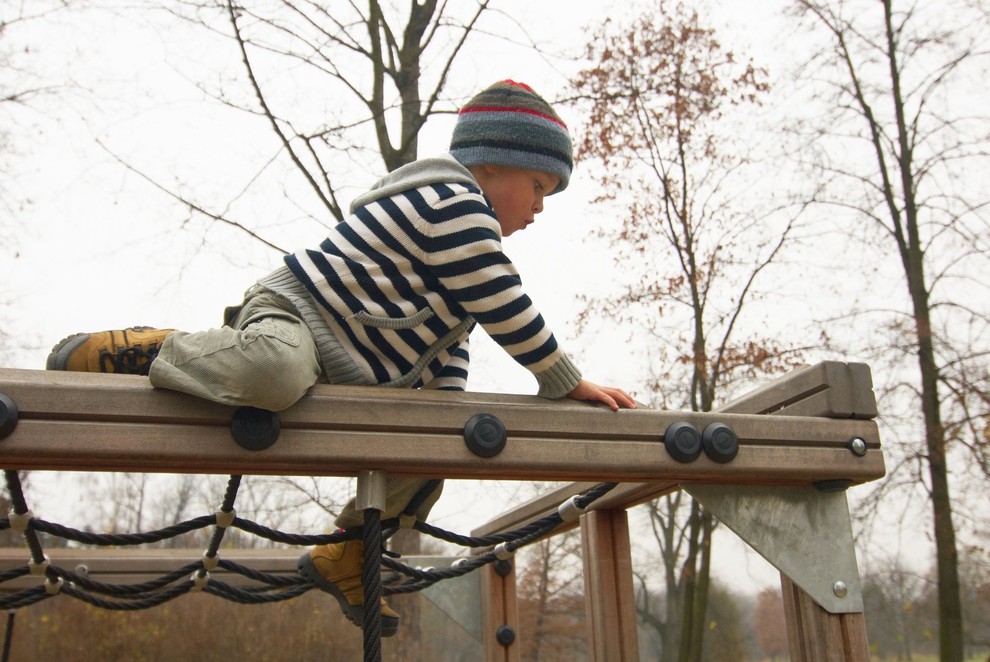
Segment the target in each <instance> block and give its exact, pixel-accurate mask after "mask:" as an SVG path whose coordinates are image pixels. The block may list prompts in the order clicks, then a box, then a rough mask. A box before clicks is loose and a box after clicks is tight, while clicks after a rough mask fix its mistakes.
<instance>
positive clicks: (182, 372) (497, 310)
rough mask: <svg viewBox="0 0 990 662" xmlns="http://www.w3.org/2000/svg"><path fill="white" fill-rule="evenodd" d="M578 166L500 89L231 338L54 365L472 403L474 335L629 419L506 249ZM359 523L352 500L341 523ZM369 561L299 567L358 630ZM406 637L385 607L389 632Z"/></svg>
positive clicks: (382, 186) (308, 256) (560, 142)
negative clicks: (462, 397)
mask: <svg viewBox="0 0 990 662" xmlns="http://www.w3.org/2000/svg"><path fill="white" fill-rule="evenodd" d="M571 154H572V148H571V140H570V136H569V134H568V132H567V127H566V126H565V124H564V123H563V122H562V121H561V120H560V118H559V117H558V116H557V114H556V113H555V112H554V110H553V108H552V107H551V106H550V105H549V104H548V103H547V102H546V101H544V100H543V99H542V98H541V97H540V96H539V95H538V94H536V92H534V91H533V90H532V89H531V88H530V87H528V86H526V85H523V84H521V83H517V82H514V81H508V80H506V81H501V82H498V83H495V84H494V85H492V86H490V87H488V88H487V89H485V90H483V91H482V92H480V93H479V94H478V95H476V96H475V97H474V98H473V99H471V100H470V101H469V102H468V104H467V105H465V106H464V107H463V108H462V109H461V111H460V113H459V115H458V119H457V123H456V126H455V128H454V132H453V137H452V139H451V143H450V153H449V154H448V155H444V156H441V157H438V158H428V159H421V160H419V161H416V162H414V163H411V164H409V165H407V166H404V167H402V168H399V169H398V170H396V171H394V172H392V173H390V174H389V175H387V176H386V177H384V178H383V179H381V180H379V181H378V182H377V183H376V184H375V185H374V186H372V188H371V190H370V191H368V192H367V193H365V194H363V195H361V196H359V197H358V198H357V199H356V200H354V202H353V203H352V204H351V215H350V217H349V218H347V219H346V220H345V221H343V222H341V223H340V224H339V225H337V226H336V227H335V228H333V230H331V232H330V235H329V237H328V238H327V239H325V240H324V241H323V243H321V244H320V245H319V247H318V248H314V249H309V250H301V251H298V252H296V253H293V254H291V255H287V256H286V257H285V265H284V266H282V267H281V268H279V269H277V270H276V271H275V272H273V273H271V274H269V275H268V276H266V277H264V278H262V279H261V280H260V281H258V283H256V284H255V285H254V286H253V287H252V288H251V289H250V290H248V292H247V294H246V295H245V299H244V302H243V303H242V305H241V306H239V307H237V308H233V309H231V308H228V309H227V311H226V313H225V318H224V322H225V326H224V327H223V328H220V329H211V330H209V331H202V332H195V333H186V332H182V331H173V330H170V329H164V330H162V329H153V328H149V327H134V328H130V329H125V330H121V331H104V332H100V333H82V334H75V335H73V336H70V337H68V338H66V339H65V340H63V341H62V342H60V343H59V344H58V345H56V346H55V347H54V348H53V350H52V353H51V355H50V356H49V358H48V368H49V369H53V370H83V371H94V372H97V371H103V372H123V373H131V374H133V373H138V374H147V375H148V377H149V379H150V381H151V383H152V384H153V385H154V386H156V387H160V388H168V389H173V390H177V391H183V392H185V393H191V394H193V395H196V396H199V397H202V398H206V399H208V400H212V401H215V402H220V403H224V404H230V405H235V406H243V405H250V406H254V407H260V408H264V409H269V410H272V411H279V410H282V409H285V408H287V407H289V406H291V405H292V404H293V403H295V402H296V401H297V400H298V399H299V398H301V397H302V396H303V395H304V394H305V393H306V391H307V390H308V389H309V388H310V387H311V386H312V385H313V384H315V383H317V382H326V383H330V384H363V385H378V386H391V387H408V388H430V389H449V390H463V389H465V388H466V386H467V375H468V358H469V355H468V336H469V335H470V333H471V330H472V329H473V328H474V326H475V324H480V325H481V326H482V327H483V328H484V329H485V331H486V332H487V333H488V334H489V335H490V336H491V337H492V338H493V339H494V340H495V341H496V342H498V343H499V345H501V346H502V348H503V349H505V351H506V352H508V353H509V354H510V355H511V356H512V357H513V358H514V359H515V360H516V361H517V362H518V363H520V364H521V365H523V366H524V367H526V368H527V369H529V370H530V371H531V372H532V373H533V374H534V376H535V377H536V380H537V383H538V385H539V391H538V394H539V395H540V396H543V397H545V398H561V397H564V396H567V397H570V398H574V399H576V400H592V401H599V402H603V403H605V404H607V405H608V406H609V407H610V408H611V409H612V410H613V411H616V410H618V409H620V408H623V407H624V408H633V407H635V404H634V403H633V400H632V399H631V398H630V397H629V396H628V395H627V394H626V393H625V392H624V391H622V390H621V389H616V388H608V387H602V386H598V385H596V384H592V383H591V382H588V381H587V380H584V379H582V378H581V374H580V372H579V371H578V370H577V368H576V367H575V366H574V365H573V364H572V363H571V361H570V360H569V359H568V358H567V356H566V355H565V354H564V353H563V352H562V351H561V349H560V348H559V347H558V346H557V341H556V339H555V338H554V336H553V334H552V333H551V331H550V329H549V328H548V327H547V326H546V324H545V323H544V321H543V318H542V317H541V316H540V314H539V313H538V312H537V310H536V308H535V307H534V305H533V302H532V301H531V300H530V299H529V297H527V296H526V295H525V294H524V293H523V291H522V288H521V283H520V278H519V275H518V273H517V272H516V269H515V267H514V266H513V264H512V262H511V261H510V260H509V258H508V257H506V255H505V253H503V252H502V238H503V237H508V236H509V235H511V234H512V233H514V232H516V231H517V230H522V229H524V228H525V227H526V226H527V225H529V224H530V223H532V222H533V221H534V217H535V215H536V214H538V213H540V212H541V211H543V200H544V196H547V195H551V194H553V193H557V192H559V191H562V190H564V189H565V188H566V187H567V183H568V180H569V179H570V175H571V169H572V167H573V160H572V155H571ZM426 482H427V481H426V480H421V479H413V478H392V479H389V480H388V482H387V486H386V491H387V495H386V508H385V510H384V511H383V512H382V518H383V519H387V518H389V517H395V516H397V515H398V514H400V513H401V512H402V511H403V510H404V509H405V508H406V506H407V504H409V503H410V501H411V499H412V498H413V497H414V496H415V495H416V493H417V492H418V491H419V490H420V488H422V487H423V486H424V485H425V484H426ZM438 497H439V490H436V491H434V493H433V494H432V495H431V496H430V497H429V498H427V499H426V500H425V501H424V502H423V503H422V504H421V505H420V506H419V508H418V510H417V511H416V513H415V514H416V517H417V518H418V519H421V520H422V519H425V518H426V516H427V515H428V514H429V512H430V509H431V508H432V506H433V504H434V503H435V502H436V500H437V498H438ZM362 524H363V518H362V516H361V513H359V512H357V511H356V510H355V508H354V503H353V501H352V502H351V503H350V504H348V506H347V507H346V508H345V509H344V510H343V512H342V513H341V514H340V516H339V517H338V518H337V520H336V525H337V526H338V527H341V528H350V527H359V526H361V525H362ZM362 556H363V551H362V542H361V541H360V540H354V541H348V542H344V543H338V544H334V545H323V546H320V547H316V548H315V549H313V550H311V551H310V552H309V553H308V554H306V555H304V556H303V557H302V559H300V571H301V572H302V573H303V574H304V575H306V576H307V577H308V578H310V579H311V580H312V581H313V582H314V583H316V584H317V585H318V586H319V587H320V588H322V589H323V590H325V591H327V592H329V593H331V594H332V595H334V597H335V598H336V599H337V601H338V602H339V603H340V605H341V608H342V609H343V611H344V613H345V615H346V616H347V617H348V619H349V620H350V621H351V622H353V623H355V624H357V625H360V624H361V620H362V603H363V600H364V594H363V587H362V585H361V564H362ZM397 628H398V615H397V614H396V613H395V612H394V611H393V610H391V609H389V608H388V607H387V606H386V605H385V604H384V601H383V603H382V633H383V635H385V636H388V635H391V634H394V633H395V631H396V630H397Z"/></svg>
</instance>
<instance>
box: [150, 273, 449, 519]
mask: <svg viewBox="0 0 990 662" xmlns="http://www.w3.org/2000/svg"><path fill="white" fill-rule="evenodd" d="M225 322H226V324H225V325H224V326H223V327H221V328H219V329H210V330H208V331H197V332H192V333H187V332H185V331H176V332H175V333H173V334H171V335H169V336H168V337H167V338H166V339H165V341H164V343H163V344H162V347H161V350H160V351H159V353H158V357H157V358H156V359H155V361H154V362H153V363H152V364H151V371H150V374H149V375H148V377H149V379H150V380H151V384H152V385H153V386H155V387H158V388H167V389H170V390H173V391H181V392H183V393H189V394H191V395H195V396H197V397H200V398H204V399H206V400H211V401H213V402H219V403H221V404H226V405H233V406H238V407H239V406H251V407H258V408H261V409H268V410H270V411H281V410H283V409H287V408H288V407H291V406H292V405H293V404H295V402H296V401H297V400H299V398H301V397H302V396H303V395H305V393H306V391H307V390H309V388H310V387H311V386H313V385H314V384H316V383H317V382H318V381H320V378H321V375H322V374H323V369H322V367H321V365H320V356H319V352H318V351H317V348H316V342H315V340H314V339H313V334H312V332H311V331H310V330H309V327H307V326H306V324H305V323H304V322H303V321H302V319H300V318H299V317H298V316H297V315H296V314H295V311H293V310H292V307H291V306H290V305H289V304H288V303H287V302H286V301H285V300H284V299H282V298H281V297H279V296H278V295H275V294H272V293H270V292H265V291H261V292H258V293H254V294H251V295H250V296H249V297H248V298H247V299H246V300H245V302H244V305H243V306H240V307H239V308H228V309H227V314H226V315H225ZM426 483H427V481H426V480H424V479H419V478H387V480H386V504H385V510H384V511H383V512H382V519H388V518H391V517H397V516H398V515H400V514H401V513H402V511H403V510H405V508H406V505H407V504H409V502H410V501H411V500H412V498H413V497H414V496H415V495H416V494H417V493H418V492H419V490H420V489H421V488H422V487H423V486H424V485H425V484H426ZM441 487H442V486H441ZM441 487H438V488H437V489H436V490H434V491H433V494H432V495H431V496H430V497H429V498H427V499H426V500H425V501H424V502H423V503H422V505H421V506H420V507H419V508H418V509H417V510H416V513H415V515H416V517H417V519H419V520H425V519H426V516H427V515H428V514H429V512H430V509H431V508H432V507H433V505H434V504H435V503H436V501H437V499H438V498H439V497H440V491H441ZM363 523H364V517H363V514H362V513H361V512H359V511H357V510H356V509H355V508H354V500H353V499H352V500H351V501H350V502H349V503H348V504H347V506H346V507H345V508H344V510H343V511H342V512H341V513H340V515H339V516H338V517H337V519H336V521H335V524H336V526H338V527H340V528H345V529H346V528H353V527H357V526H361V525H362V524H363Z"/></svg>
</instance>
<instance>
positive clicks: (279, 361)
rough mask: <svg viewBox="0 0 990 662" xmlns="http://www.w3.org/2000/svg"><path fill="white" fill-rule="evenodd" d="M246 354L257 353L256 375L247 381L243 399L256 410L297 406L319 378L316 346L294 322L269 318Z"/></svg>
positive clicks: (306, 330)
mask: <svg viewBox="0 0 990 662" xmlns="http://www.w3.org/2000/svg"><path fill="white" fill-rule="evenodd" d="M259 327H260V328H258V329H256V331H257V332H258V335H257V337H255V338H254V339H253V340H252V341H251V342H250V343H249V345H250V349H246V351H248V352H250V353H252V354H254V356H253V361H252V363H253V365H254V366H255V370H256V372H255V374H253V375H251V376H250V378H249V379H246V380H244V384H243V389H244V393H242V397H243V398H244V400H246V401H250V402H252V403H256V404H253V406H255V407H261V408H263V409H269V410H271V411H281V410H283V409H287V408H289V407H291V406H292V405H293V404H295V403H296V402H297V401H298V400H299V398H301V397H302V396H303V395H305V394H306V391H307V390H309V388H310V387H311V386H312V385H313V384H315V383H316V382H317V380H318V379H319V377H320V363H319V358H318V354H317V351H316V345H315V343H314V341H313V339H312V335H311V334H309V331H308V329H306V328H305V327H303V325H302V324H301V323H299V322H296V321H294V320H283V319H266V320H261V322H259Z"/></svg>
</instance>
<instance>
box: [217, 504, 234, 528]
mask: <svg viewBox="0 0 990 662" xmlns="http://www.w3.org/2000/svg"><path fill="white" fill-rule="evenodd" d="M216 517H217V526H218V527H220V528H221V529H226V528H228V527H230V525H231V524H233V523H234V518H235V517H237V511H236V510H234V509H233V508H231V509H230V511H226V510H223V509H221V510H218V511H217V512H216Z"/></svg>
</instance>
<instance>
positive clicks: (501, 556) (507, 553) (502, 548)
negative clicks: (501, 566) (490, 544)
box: [495, 542, 515, 561]
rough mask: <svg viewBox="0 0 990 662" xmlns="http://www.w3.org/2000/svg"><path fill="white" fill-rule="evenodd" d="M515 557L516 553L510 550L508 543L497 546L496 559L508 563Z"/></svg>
mask: <svg viewBox="0 0 990 662" xmlns="http://www.w3.org/2000/svg"><path fill="white" fill-rule="evenodd" d="M514 555H515V551H513V550H511V549H509V545H508V543H504V542H500V543H499V544H497V545H495V558H497V559H498V560H499V561H508V560H509V559H511V558H512V557H513V556H514Z"/></svg>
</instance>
